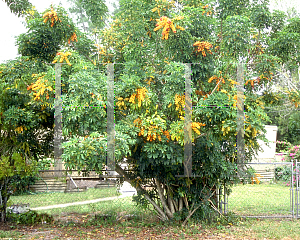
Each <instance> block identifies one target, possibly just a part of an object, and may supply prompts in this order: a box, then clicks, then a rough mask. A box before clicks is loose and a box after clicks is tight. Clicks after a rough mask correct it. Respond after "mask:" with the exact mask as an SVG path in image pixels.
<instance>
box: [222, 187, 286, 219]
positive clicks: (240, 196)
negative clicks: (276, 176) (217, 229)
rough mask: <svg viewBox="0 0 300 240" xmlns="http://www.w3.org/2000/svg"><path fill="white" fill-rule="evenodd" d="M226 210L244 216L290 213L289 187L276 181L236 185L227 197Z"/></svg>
mask: <svg viewBox="0 0 300 240" xmlns="http://www.w3.org/2000/svg"><path fill="white" fill-rule="evenodd" d="M228 211H233V212H235V213H236V214H238V215H245V216H274V215H289V214H290V188H289V187H287V186H286V185H283V184H280V183H277V184H270V183H260V184H253V185H251V184H247V185H242V184H239V185H236V186H234V187H233V188H232V193H231V194H230V195H229V197H228Z"/></svg>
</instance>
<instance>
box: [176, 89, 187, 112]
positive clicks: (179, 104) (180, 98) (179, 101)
mask: <svg viewBox="0 0 300 240" xmlns="http://www.w3.org/2000/svg"><path fill="white" fill-rule="evenodd" d="M174 101H175V106H176V109H175V110H176V111H179V113H180V115H182V113H183V111H182V109H183V108H184V105H185V95H178V94H175V100H174Z"/></svg>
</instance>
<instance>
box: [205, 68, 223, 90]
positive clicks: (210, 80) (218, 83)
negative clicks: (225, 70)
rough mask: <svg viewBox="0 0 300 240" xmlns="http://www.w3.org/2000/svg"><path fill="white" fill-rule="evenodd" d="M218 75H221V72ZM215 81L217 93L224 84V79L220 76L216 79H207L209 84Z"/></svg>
mask: <svg viewBox="0 0 300 240" xmlns="http://www.w3.org/2000/svg"><path fill="white" fill-rule="evenodd" d="M220 74H222V72H221V71H220ZM214 80H216V84H217V85H218V88H217V91H219V90H220V87H221V83H224V84H225V79H224V78H223V77H222V76H221V77H217V76H216V75H214V76H212V77H210V78H209V79H208V82H209V83H211V82H212V81H214Z"/></svg>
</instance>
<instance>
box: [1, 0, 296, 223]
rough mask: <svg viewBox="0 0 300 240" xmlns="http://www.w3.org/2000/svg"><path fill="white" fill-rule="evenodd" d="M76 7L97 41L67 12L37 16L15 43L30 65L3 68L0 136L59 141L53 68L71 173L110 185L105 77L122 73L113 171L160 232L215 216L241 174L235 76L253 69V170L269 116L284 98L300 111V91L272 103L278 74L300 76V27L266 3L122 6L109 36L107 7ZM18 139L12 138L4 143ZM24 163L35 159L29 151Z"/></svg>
mask: <svg viewBox="0 0 300 240" xmlns="http://www.w3.org/2000/svg"><path fill="white" fill-rule="evenodd" d="M73 2H74V4H75V7H74V8H73V12H74V13H77V14H79V15H78V16H79V18H80V19H81V21H84V22H88V23H89V26H90V28H97V40H96V41H94V42H93V40H92V39H93V38H92V37H91V36H89V34H90V32H89V31H85V33H83V32H82V31H80V30H79V29H78V28H77V27H76V26H75V24H74V23H73V21H72V20H71V19H70V18H69V17H68V16H67V13H66V11H65V10H64V9H63V8H60V7H56V6H50V8H49V9H47V10H46V11H45V12H43V13H38V12H37V11H35V10H34V9H32V10H31V12H28V14H27V26H28V31H27V32H26V33H25V34H22V35H20V36H19V37H18V42H17V44H18V46H19V52H20V53H21V54H22V57H21V58H20V59H19V60H15V61H12V62H8V63H6V64H3V65H1V70H0V72H1V73H0V74H1V75H0V79H1V86H3V87H2V88H1V91H2V93H3V95H1V96H7V97H5V98H1V101H0V112H1V113H0V114H1V117H2V118H1V121H3V122H6V123H7V124H6V125H3V126H5V128H4V129H3V130H2V132H1V133H4V134H8V133H9V132H11V133H12V134H13V135H15V136H18V137H19V138H22V139H24V142H25V141H27V140H28V137H29V136H30V137H32V136H35V138H33V139H36V140H40V135H39V134H41V133H44V134H46V133H48V134H50V136H49V137H47V138H46V139H47V141H48V140H50V139H51V136H52V135H51V134H52V133H53V115H52V114H53V112H54V106H53V101H54V94H53V89H55V86H54V81H53V76H54V67H53V65H52V63H63V65H62V102H63V110H62V116H63V119H62V120H63V121H62V123H63V138H64V143H63V149H64V153H63V161H64V164H65V166H66V168H68V169H70V170H78V171H79V172H84V173H87V174H88V172H90V171H92V170H93V171H96V172H98V173H102V170H103V166H104V165H105V164H106V154H107V140H108V137H109V136H108V132H107V109H108V104H109V103H108V94H107V92H108V89H107V75H108V73H107V65H108V64H110V63H114V94H115V97H114V101H115V107H114V111H115V116H114V119H115V153H114V155H115V163H116V166H115V169H116V171H117V172H118V173H119V174H120V175H123V176H124V178H125V180H127V181H129V182H130V183H131V185H132V186H134V187H135V188H136V189H137V190H138V196H137V197H136V198H135V200H136V201H137V202H138V203H139V204H143V205H145V206H146V205H148V204H152V205H153V207H154V209H155V210H156V212H157V214H158V216H159V217H160V218H161V219H162V220H168V219H173V218H176V217H178V218H179V219H182V220H184V223H186V221H187V220H188V219H189V218H190V217H191V216H192V215H194V216H195V217H198V218H201V217H202V218H203V217H205V216H207V214H208V213H209V211H211V209H212V208H211V206H212V205H218V204H219V202H218V198H217V194H218V191H219V189H220V188H221V187H223V188H225V190H226V191H229V188H230V185H232V184H233V183H234V181H236V180H239V176H240V175H239V174H241V173H240V172H239V168H237V158H236V148H235V147H236V142H237V131H238V129H237V117H238V116H237V106H239V105H240V103H241V102H240V101H241V97H240V95H239V94H240V93H238V88H239V87H241V84H239V79H238V77H237V67H238V65H240V63H242V64H243V66H244V69H243V72H244V75H243V82H244V86H243V87H244V92H243V95H244V106H245V108H244V115H245V122H244V142H245V156H244V159H243V162H248V161H251V159H252V156H253V154H254V153H255V151H257V150H258V149H259V144H258V142H257V140H258V139H264V124H265V123H267V122H268V121H269V117H268V115H267V114H266V111H265V108H264V107H265V106H273V105H275V102H274V99H276V98H277V100H278V99H284V98H285V99H286V100H285V101H287V103H288V104H293V106H294V107H295V108H297V107H298V104H299V103H300V99H299V98H298V96H299V90H297V89H296V88H293V89H292V88H290V89H288V90H287V92H286V94H285V95H282V96H279V95H278V94H277V93H276V94H271V89H272V88H271V87H272V85H276V83H278V81H279V77H278V76H279V75H280V74H279V73H280V71H279V70H280V67H281V66H283V65H284V66H285V67H286V69H288V71H290V72H291V74H292V76H294V78H295V79H296V77H297V76H298V75H297V74H298V72H297V69H298V68H297V67H298V66H299V56H298V51H297V49H298V45H299V43H298V42H297V38H298V37H299V36H298V35H299V31H298V30H299V28H298V25H297V24H298V23H299V18H293V19H290V20H289V21H287V20H286V16H285V14H284V13H283V12H279V11H274V12H270V10H269V8H268V1H259V2H256V1H253V2H247V1H240V0H235V1H226V0H222V1H207V2H202V1H195V0H188V1H181V0H179V1H169V0H155V1H149V0H130V1H129V0H120V1H119V8H118V9H117V10H116V11H115V14H114V16H112V18H113V21H112V23H111V24H110V25H109V26H107V27H104V21H103V19H105V18H106V17H107V15H106V14H107V9H106V7H105V5H103V2H99V4H98V5H96V8H95V9H98V8H99V9H100V10H101V11H100V14H99V15H94V14H93V11H94V9H92V8H91V5H90V3H91V2H89V1H73ZM81 14H84V15H85V17H86V19H82V18H81ZM101 17H102V18H101ZM103 27H104V28H103ZM186 63H190V64H191V73H190V76H191V89H192V99H191V101H192V106H193V107H192V118H191V129H192V136H191V138H192V146H193V147H192V153H193V155H192V156H193V158H192V163H193V165H192V172H193V174H194V175H196V176H197V177H184V176H182V175H183V172H184V167H183V161H184V146H185V145H184V144H185V143H184V126H185V123H186V122H185V117H186V115H185V106H186V104H187V103H186V101H185V91H186V89H185V72H186V69H187V67H188V65H186ZM18 68H19V69H20V73H18ZM289 96H292V98H291V97H289ZM6 99H12V100H11V103H8V102H6V101H7V100H6ZM21 100H22V101H21ZM278 101H279V100H278ZM278 101H277V102H278ZM20 104H21V105H22V104H23V105H22V106H21V105H20ZM268 104H269V105H268ZM23 109H24V110H23ZM23 116H24V117H23ZM11 119H16V122H13V121H10V120H11ZM51 119H52V120H51ZM10 139H15V138H14V137H12V138H7V140H5V141H8V140H10ZM16 141H17V142H18V141H19V140H16ZM44 143H45V144H44V145H43V144H42V143H41V142H40V141H36V142H32V143H31V145H29V146H28V148H29V150H27V151H29V152H30V155H29V154H28V156H30V157H31V156H32V158H33V159H35V158H36V159H37V160H38V159H39V156H40V155H42V154H43V153H44V154H45V155H47V153H48V152H47V151H46V150H47V149H46V148H45V149H44V148H43V147H38V146H39V145H41V144H42V145H43V146H44V147H46V146H48V147H49V146H50V144H49V143H47V142H46V141H45V142H44ZM25 145H26V144H25ZM1 146H2V145H1ZM17 151H18V152H19V154H20V156H21V157H23V158H26V157H25V156H27V155H26V147H25V149H24V151H23V152H20V151H19V150H17ZM35 156H36V157H35ZM1 157H2V155H1ZM3 157H5V159H7V157H8V156H7V155H3ZM3 159H4V158H3ZM124 159H126V163H127V165H128V167H127V168H126V169H124V168H122V165H121V164H122V163H123V162H124V161H125V160H124ZM10 160H11V163H10V165H11V166H14V165H13V161H12V160H13V158H12V157H11V158H10Z"/></svg>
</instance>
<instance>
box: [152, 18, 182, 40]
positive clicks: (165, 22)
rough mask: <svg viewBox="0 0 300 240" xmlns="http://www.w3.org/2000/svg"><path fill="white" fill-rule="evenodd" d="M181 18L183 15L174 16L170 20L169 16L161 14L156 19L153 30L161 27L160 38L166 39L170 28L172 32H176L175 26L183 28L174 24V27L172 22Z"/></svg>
mask: <svg viewBox="0 0 300 240" xmlns="http://www.w3.org/2000/svg"><path fill="white" fill-rule="evenodd" d="M181 19H183V16H179V17H176V18H174V19H173V20H171V19H170V18H168V17H166V16H163V17H161V18H160V19H156V21H157V24H156V25H155V26H156V28H154V29H153V31H157V30H159V29H161V28H163V31H162V39H166V40H167V39H168V38H169V33H170V29H172V31H173V32H174V33H176V28H177V29H180V30H184V28H183V27H181V26H176V28H175V26H174V23H173V21H174V20H181Z"/></svg>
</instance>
